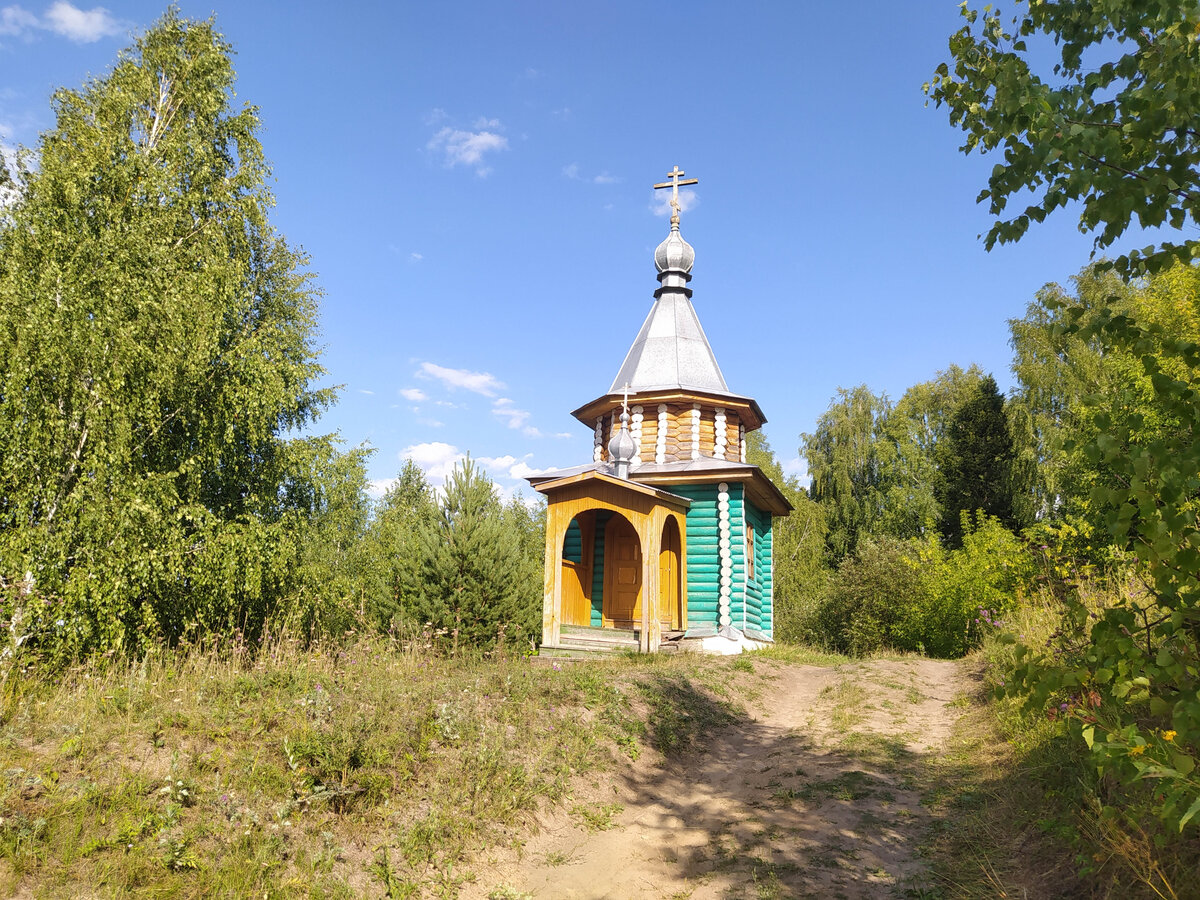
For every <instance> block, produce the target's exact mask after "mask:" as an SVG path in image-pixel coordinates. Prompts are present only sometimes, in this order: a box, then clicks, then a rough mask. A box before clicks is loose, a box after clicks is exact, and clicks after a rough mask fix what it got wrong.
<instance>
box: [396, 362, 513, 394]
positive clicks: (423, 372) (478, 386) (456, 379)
mask: <svg viewBox="0 0 1200 900" xmlns="http://www.w3.org/2000/svg"><path fill="white" fill-rule="evenodd" d="M416 374H417V377H418V378H435V379H437V380H438V381H440V382H442V384H444V385H446V387H448V388H451V389H453V388H463V389H464V390H468V391H474V392H475V393H476V394H483V396H485V397H495V396H496V394H498V393H499V392H500V391H502V390H503V389H504V382H502V381H500V380H499V379H498V378H496V376H495V375H492V374H490V373H488V372H471V371H468V370H467V369H448V368H446V367H445V366H439V365H438V364H437V363H431V362H424V363H421V368H420V369H418V370H417V373H416Z"/></svg>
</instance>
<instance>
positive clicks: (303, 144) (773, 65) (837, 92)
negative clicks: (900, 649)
mask: <svg viewBox="0 0 1200 900" xmlns="http://www.w3.org/2000/svg"><path fill="white" fill-rule="evenodd" d="M2 2H3V0H0V3H2ZM214 3H217V4H218V5H217V6H216V9H215V15H216V19H217V24H218V27H219V29H220V30H221V31H222V32H223V33H224V34H225V35H226V37H227V38H228V39H229V40H230V41H231V42H232V43H233V45H234V46H235V48H236V51H237V56H236V58H235V65H236V68H237V71H238V85H237V93H238V100H239V101H241V102H246V103H251V104H254V105H256V106H258V107H259V108H260V109H261V115H262V121H263V124H264V128H263V131H262V133H261V138H262V141H263V144H264V147H265V150H266V153H267V156H268V158H269V159H270V160H271V161H272V163H273V166H274V175H275V178H276V184H275V185H274V190H275V193H276V197H277V200H278V206H277V208H276V210H275V212H274V216H273V218H274V222H275V224H276V226H277V227H278V228H279V229H280V231H282V232H283V233H284V234H285V235H286V236H287V238H288V240H289V241H290V242H292V243H293V244H294V245H300V246H302V247H303V248H304V249H305V250H306V251H307V252H308V253H309V254H310V255H311V256H312V268H313V270H314V271H315V272H316V273H317V274H318V276H319V283H320V285H321V287H322V288H323V290H324V292H325V297H324V301H323V309H322V320H321V328H322V338H321V341H322V343H323V345H324V353H323V362H324V365H325V366H326V367H327V368H328V370H329V380H330V382H331V383H336V384H341V385H344V387H343V390H342V394H341V399H340V401H339V403H338V404H337V405H336V406H335V407H334V408H333V409H332V410H330V411H329V412H328V413H327V414H326V416H325V417H324V418H323V419H322V420H321V422H322V425H323V426H324V428H325V429H326V430H331V431H333V430H336V431H338V432H340V434H341V436H342V438H343V439H344V440H345V442H346V443H347V445H351V446H352V445H356V444H360V443H363V442H366V443H369V444H370V445H371V446H372V447H374V448H376V453H375V454H374V457H373V459H372V462H371V468H370V476H371V478H372V479H373V480H374V481H375V482H376V483H377V484H382V483H383V482H385V481H386V479H388V478H390V477H392V476H394V475H395V474H396V472H397V471H398V469H399V468H400V466H401V465H402V460H403V459H404V457H405V456H411V457H412V458H414V459H416V460H417V461H418V462H419V463H420V464H422V465H423V466H425V467H426V468H427V470H428V471H429V473H430V476H431V479H432V480H433V481H434V482H435V483H436V482H439V481H440V477H441V475H442V474H443V473H444V472H445V471H446V469H447V467H448V466H449V465H450V464H452V462H453V461H454V459H456V458H457V457H458V456H459V455H460V454H462V453H466V452H468V451H469V452H470V453H471V455H472V456H473V457H475V458H477V459H480V460H481V461H483V463H484V464H485V465H486V466H487V468H488V470H489V472H490V474H491V475H492V477H493V478H494V479H495V480H496V482H497V484H498V485H499V486H500V488H501V489H502V491H503V492H505V493H511V492H512V491H513V490H515V489H521V488H523V489H524V493H525V494H526V495H527V496H528V495H529V494H530V491H529V489H528V487H527V486H526V485H525V484H524V482H523V481H521V480H520V476H522V475H523V474H529V473H531V472H532V471H535V470H543V469H547V468H551V467H559V466H570V465H576V464H579V463H583V462H587V461H588V460H590V458H591V433H590V431H589V430H588V429H587V428H585V427H583V426H582V425H580V424H579V423H578V422H576V421H575V420H574V419H573V418H571V416H570V415H569V412H570V410H572V409H574V408H576V407H577V406H580V405H582V404H583V403H585V402H587V401H589V400H591V399H593V398H595V397H597V396H599V395H601V394H603V393H604V392H605V391H606V390H607V389H608V386H609V384H610V383H611V381H612V379H613V377H614V375H615V373H616V372H617V369H618V368H619V366H620V364H621V361H622V359H623V358H624V355H625V352H626V351H627V350H628V348H629V345H630V343H631V342H632V341H633V338H634V336H635V335H636V333H637V331H638V328H639V326H640V325H641V322H642V320H643V318H644V317H645V315H646V313H647V311H648V310H649V308H650V305H651V303H652V302H653V297H652V292H653V290H654V288H655V287H656V286H657V282H656V281H655V278H654V266H653V261H652V252H653V249H654V247H655V246H656V245H657V244H658V242H659V241H660V240H662V239H663V237H665V236H666V233H667V228H668V223H667V218H666V216H665V215H664V214H663V213H664V209H663V207H662V204H661V202H656V200H658V201H661V200H662V199H664V198H662V197H658V198H656V197H655V196H654V191H653V190H652V188H651V185H652V184H653V183H655V182H660V181H662V180H663V179H664V176H665V174H666V173H667V172H668V171H669V170H670V169H671V167H672V166H674V165H678V166H679V167H680V168H682V169H684V170H685V171H686V172H687V174H688V176H689V177H696V178H699V180H700V182H699V184H698V185H697V186H696V187H695V188H694V189H693V193H692V195H691V196H690V197H689V198H688V199H689V203H688V208H687V209H686V211H685V212H684V214H683V224H682V230H683V235H684V237H685V238H686V239H687V240H688V241H689V242H690V243H691V244H692V245H693V246H694V247H695V249H696V264H695V268H694V270H693V276H694V277H693V281H692V285H691V286H692V288H693V290H694V292H695V293H694V297H693V302H694V303H695V306H696V309H697V312H698V314H699V316H700V320H701V322H702V323H703V325H704V327H705V330H706V332H707V334H708V337H709V341H710V343H711V344H712V346H713V349H714V351H715V353H716V356H717V359H718V361H719V363H720V365H721V367H722V370H723V372H724V374H725V378H726V381H727V382H728V384H729V387H730V390H732V391H734V392H736V393H741V394H746V395H750V396H753V397H755V398H756V399H757V400H758V401H759V403H760V405H761V406H762V408H763V410H764V412H765V413H766V415H767V418H768V423H767V425H766V428H765V430H766V433H767V436H768V438H769V439H770V442H771V444H772V446H773V448H774V449H775V451H776V453H777V455H778V456H779V457H780V459H781V460H783V461H785V462H786V463H787V467H788V470H789V471H790V472H795V473H798V474H803V473H804V466H803V463H802V461H801V460H799V459H798V447H799V435H800V433H801V432H803V431H811V430H812V429H813V427H814V425H815V422H816V420H817V418H818V417H819V416H820V414H821V413H822V412H823V411H824V410H825V409H826V408H827V407H828V405H829V402H830V399H831V397H832V396H833V395H834V393H835V391H836V389H837V388H838V387H839V386H846V387H849V386H852V385H855V384H859V383H866V384H867V385H869V386H870V387H871V388H872V389H873V390H875V391H886V392H887V393H888V395H889V396H891V397H892V398H893V399H897V398H899V396H900V395H901V394H902V393H903V392H904V390H905V389H906V388H907V387H908V386H910V385H912V384H914V383H917V382H920V381H924V380H927V379H929V378H932V377H934V375H935V374H936V372H937V371H938V370H940V369H944V368H945V367H946V366H948V365H950V364H951V363H957V364H959V365H962V366H967V365H970V364H971V363H978V364H979V365H980V366H982V367H983V368H984V369H985V370H988V371H991V372H993V373H994V374H995V376H996V378H997V381H998V382H999V383H1000V384H1001V386H1002V387H1008V386H1011V375H1010V373H1009V368H1008V367H1009V362H1010V351H1009V347H1008V330H1007V326H1006V320H1007V319H1009V318H1012V317H1016V316H1020V315H1022V314H1023V312H1024V309H1025V306H1026V304H1027V303H1028V302H1029V301H1030V300H1032V299H1033V296H1034V293H1035V292H1036V291H1037V289H1038V288H1039V287H1040V286H1041V285H1043V284H1044V283H1046V282H1049V281H1060V282H1065V281H1066V280H1067V279H1068V278H1069V277H1070V276H1071V275H1073V274H1075V273H1076V272H1077V271H1078V270H1079V269H1080V268H1081V267H1082V266H1083V265H1084V264H1085V263H1086V262H1087V260H1088V254H1089V252H1090V250H1091V238H1090V237H1089V236H1086V235H1081V234H1080V233H1079V232H1078V231H1077V229H1076V225H1075V220H1074V219H1073V218H1071V217H1070V213H1069V211H1067V213H1066V214H1063V213H1060V214H1059V215H1058V216H1056V217H1052V218H1051V219H1050V220H1049V221H1047V222H1046V223H1044V224H1042V225H1040V226H1035V227H1034V229H1033V230H1032V231H1031V232H1030V233H1029V235H1028V236H1027V237H1026V238H1025V239H1024V240H1023V241H1022V243H1020V244H1018V245H1015V246H1008V247H1001V248H998V249H997V250H994V251H993V252H992V253H985V252H984V250H983V246H982V243H981V242H980V241H979V240H978V238H977V236H978V235H979V234H980V233H981V232H983V231H985V230H986V228H987V226H988V224H989V220H988V218H987V215H986V209H985V208H983V207H980V206H977V205H976V204H975V202H974V199H975V196H976V195H977V194H978V193H979V191H980V190H981V188H982V187H983V186H984V182H985V179H986V175H987V173H988V172H989V171H990V169H991V167H992V165H993V163H994V160H992V159H989V158H987V157H983V158H980V157H970V158H968V157H964V156H963V155H962V154H960V153H959V152H958V150H957V147H958V145H959V144H960V143H961V140H960V135H959V133H958V132H956V131H955V130H953V129H952V128H951V127H950V126H949V124H948V122H947V119H946V114H945V111H944V110H937V109H935V108H934V107H932V106H930V107H929V108H926V107H925V98H924V95H923V93H922V91H921V85H922V84H923V82H925V81H926V80H927V79H928V78H929V77H930V75H931V73H932V72H933V69H934V68H935V67H936V66H937V64H938V63H939V62H941V61H943V60H945V59H947V56H948V54H947V49H946V47H947V38H948V37H949V35H950V34H951V32H952V31H954V30H955V29H956V28H957V27H958V26H959V23H960V18H959V15H958V4H957V2H956V0H936V2H934V0H923V2H920V3H882V2H874V0H870V2H865V3H861V4H857V5H855V6H853V7H846V6H845V5H843V4H835V3H815V2H805V3H801V2H782V0H781V2H773V3H752V2H751V3H739V4H729V3H716V2H707V3H688V4H662V3H647V2H633V0H629V2H608V3H592V4H583V3H573V2H560V3H552V2H548V0H547V2H511V3H509V2H486V0H464V2H457V3H436V2H428V0H423V2H398V3H380V4H375V3H345V4H327V3H305V2H290V3H286V4H285V3H268V2H263V3H257V2H255V3H249V2H241V3H224V4H220V3H219V0H208V2H206V3H203V4H198V3H192V2H186V0H185V2H183V3H181V4H180V9H181V11H182V13H183V14H184V15H186V16H192V17H203V16H208V15H209V14H210V13H211V12H212V11H213V6H212V4H214ZM162 11H163V7H162V6H161V5H159V4H150V3H142V2H132V0H131V2H111V3H109V4H108V5H107V6H106V7H103V8H101V7H91V6H88V5H87V4H81V5H80V6H72V5H71V4H70V3H66V2H61V0H60V2H55V3H46V2H44V0H21V3H20V4H18V5H8V6H5V7H0V140H3V141H4V142H5V143H6V144H8V145H10V146H11V145H12V144H14V143H21V144H25V145H33V144H34V143H35V142H36V139H37V134H38V133H39V132H40V131H42V130H44V129H47V128H50V127H51V126H52V125H53V120H52V117H51V114H50V109H49V98H50V94H51V93H52V91H53V90H54V89H55V88H56V87H57V86H60V85H66V86H72V87H75V86H79V85H80V84H82V83H83V82H84V81H85V80H86V78H87V77H88V76H89V75H100V74H103V73H104V72H105V71H106V70H107V69H108V67H109V66H110V65H111V64H112V62H113V60H114V59H115V57H116V54H117V52H118V51H119V50H120V49H121V48H122V47H124V46H126V45H127V44H128V43H129V37H130V35H131V34H132V33H134V32H135V31H137V30H140V29H143V28H145V27H146V26H148V25H149V24H151V23H152V22H153V21H154V20H155V19H156V18H157V17H158V16H159V15H161V13H162ZM659 193H660V194H663V193H666V192H659ZM1141 243H1145V240H1142V241H1141V242H1140V243H1139V242H1138V241H1137V240H1136V238H1130V239H1129V240H1128V241H1127V242H1124V243H1123V244H1121V245H1119V246H1120V247H1125V246H1140V244H1141Z"/></svg>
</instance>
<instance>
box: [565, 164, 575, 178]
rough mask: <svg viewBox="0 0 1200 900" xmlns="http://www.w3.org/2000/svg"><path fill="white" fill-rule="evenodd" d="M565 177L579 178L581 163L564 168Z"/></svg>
mask: <svg viewBox="0 0 1200 900" xmlns="http://www.w3.org/2000/svg"><path fill="white" fill-rule="evenodd" d="M562 173H563V177H564V178H570V179H578V178H579V163H571V164H570V165H569V166H563V170H562Z"/></svg>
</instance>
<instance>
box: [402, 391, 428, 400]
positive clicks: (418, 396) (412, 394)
mask: <svg viewBox="0 0 1200 900" xmlns="http://www.w3.org/2000/svg"><path fill="white" fill-rule="evenodd" d="M399 393H400V396H401V397H403V398H404V399H405V400H408V401H410V402H411V403H420V402H421V401H422V400H427V399H429V395H428V394H426V393H425V392H424V391H423V390H421V389H420V388H400V391H399Z"/></svg>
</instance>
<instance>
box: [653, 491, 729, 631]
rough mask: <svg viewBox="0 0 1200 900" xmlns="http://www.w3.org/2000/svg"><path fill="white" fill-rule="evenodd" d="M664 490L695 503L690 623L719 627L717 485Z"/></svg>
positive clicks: (690, 526)
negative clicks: (717, 625)
mask: <svg viewBox="0 0 1200 900" xmlns="http://www.w3.org/2000/svg"><path fill="white" fill-rule="evenodd" d="M663 487H664V489H665V490H668V491H670V492H671V493H672V494H678V495H679V496H680V497H687V498H688V499H689V500H691V501H692V507H691V509H689V510H688V513H687V522H686V524H687V618H688V621H687V624H688V627H689V628H695V627H696V626H697V625H714V626H715V625H716V624H717V604H718V602H719V599H720V589H721V560H720V557H719V555H718V552H717V551H718V546H717V541H718V538H717V486H716V485H715V484H699V485H697V484H690V485H678V486H675V485H664V486H663Z"/></svg>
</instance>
